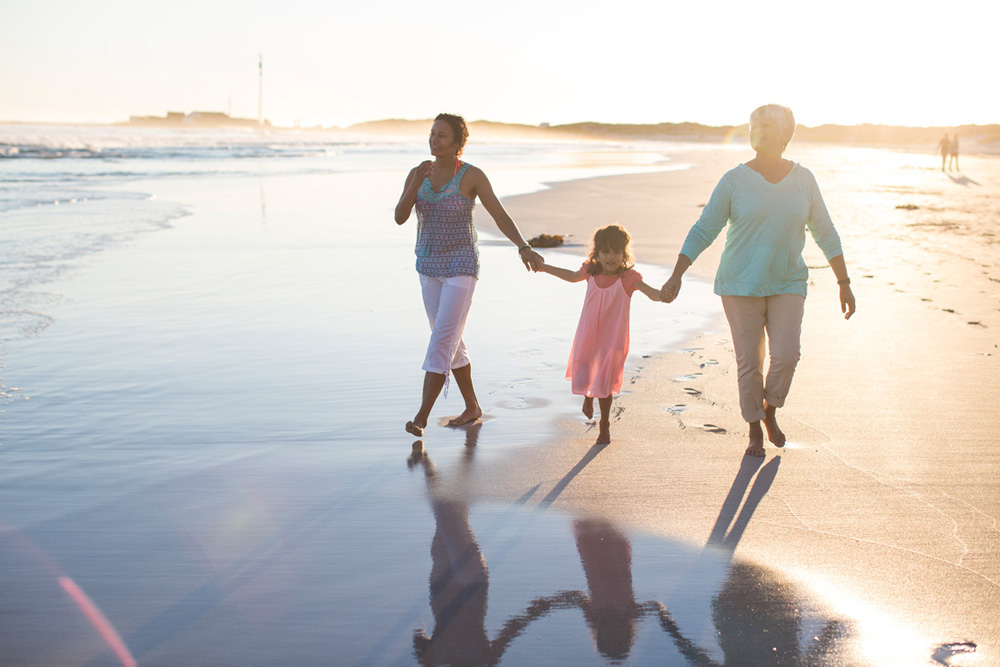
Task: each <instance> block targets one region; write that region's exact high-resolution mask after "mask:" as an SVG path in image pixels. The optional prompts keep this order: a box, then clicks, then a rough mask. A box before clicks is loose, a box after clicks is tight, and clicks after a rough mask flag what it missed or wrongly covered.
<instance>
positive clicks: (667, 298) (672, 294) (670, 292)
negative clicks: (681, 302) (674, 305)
mask: <svg viewBox="0 0 1000 667" xmlns="http://www.w3.org/2000/svg"><path fill="white" fill-rule="evenodd" d="M680 293H681V277H680V276H670V279H669V280H667V282H665V283H663V287H661V288H660V301H662V302H663V303H670V302H672V301H673V300H674V299H676V298H677V295H678V294H680Z"/></svg>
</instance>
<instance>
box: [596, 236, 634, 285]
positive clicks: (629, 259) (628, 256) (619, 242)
mask: <svg viewBox="0 0 1000 667" xmlns="http://www.w3.org/2000/svg"><path fill="white" fill-rule="evenodd" d="M605 248H606V249H608V250H619V251H621V253H622V266H621V268H620V269H618V273H621V272H622V271H625V270H627V269H631V268H632V267H634V266H635V257H634V256H633V255H632V237H631V236H629V234H628V232H627V231H625V228H624V227H622V226H621V225H608V226H607V227H601V228H600V229H598V230H597V231H596V232H594V240H593V242H592V245H591V248H590V256H589V257H588V258H587V273H589V274H590V275H592V276H596V275H600V273H601V261H600V259H598V256H597V254H598V253H599V252H601V250H603V249H605Z"/></svg>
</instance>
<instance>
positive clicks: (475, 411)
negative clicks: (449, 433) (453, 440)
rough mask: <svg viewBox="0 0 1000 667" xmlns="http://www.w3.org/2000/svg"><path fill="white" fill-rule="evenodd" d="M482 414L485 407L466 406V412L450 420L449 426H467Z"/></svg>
mask: <svg viewBox="0 0 1000 667" xmlns="http://www.w3.org/2000/svg"><path fill="white" fill-rule="evenodd" d="M482 416H483V409H482V408H481V407H479V406H478V405H476V406H475V407H474V408H466V409H465V412H463V413H462V414H460V415H459V416H457V417H455V418H454V419H450V420H448V426H465V425H466V424H471V423H472V422H474V421H476V420H477V419H479V418H480V417H482Z"/></svg>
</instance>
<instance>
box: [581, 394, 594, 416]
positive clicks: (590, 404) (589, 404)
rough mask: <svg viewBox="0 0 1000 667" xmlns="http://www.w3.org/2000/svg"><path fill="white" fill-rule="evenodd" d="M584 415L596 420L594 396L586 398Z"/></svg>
mask: <svg viewBox="0 0 1000 667" xmlns="http://www.w3.org/2000/svg"><path fill="white" fill-rule="evenodd" d="M583 415H584V416H585V417H586V418H587V419H593V418H594V397H593V396H585V397H584V398H583Z"/></svg>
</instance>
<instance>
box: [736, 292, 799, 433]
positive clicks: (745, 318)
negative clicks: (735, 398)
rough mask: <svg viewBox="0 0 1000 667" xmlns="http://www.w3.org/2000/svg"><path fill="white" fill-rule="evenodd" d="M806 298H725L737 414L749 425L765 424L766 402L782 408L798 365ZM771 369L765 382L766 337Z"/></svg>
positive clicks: (795, 296)
mask: <svg viewBox="0 0 1000 667" xmlns="http://www.w3.org/2000/svg"><path fill="white" fill-rule="evenodd" d="M805 303H806V298H805V297H804V296H801V295H799V294H775V295H773V296H723V297H722V308H723V309H724V310H725V311H726V319H728V320H729V329H730V330H731V331H732V334H733V348H734V350H735V352H736V369H737V373H738V380H737V383H738V385H739V389H740V412H741V413H742V414H743V419H744V420H745V421H747V422H748V423H749V422H756V421H760V420H761V419H763V418H764V401H765V400H766V401H767V404H768V405H773V406H774V407H776V408H780V407H781V406H783V405H784V404H785V398H786V397H787V396H788V390H789V388H790V387H791V386H792V376H793V375H794V374H795V366H796V364H798V362H799V339H800V337H801V334H802V313H803V311H804V310H805ZM765 331H766V332H767V346H768V353H769V356H770V364H769V366H768V369H767V381H766V382H765V380H764V332H765Z"/></svg>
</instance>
